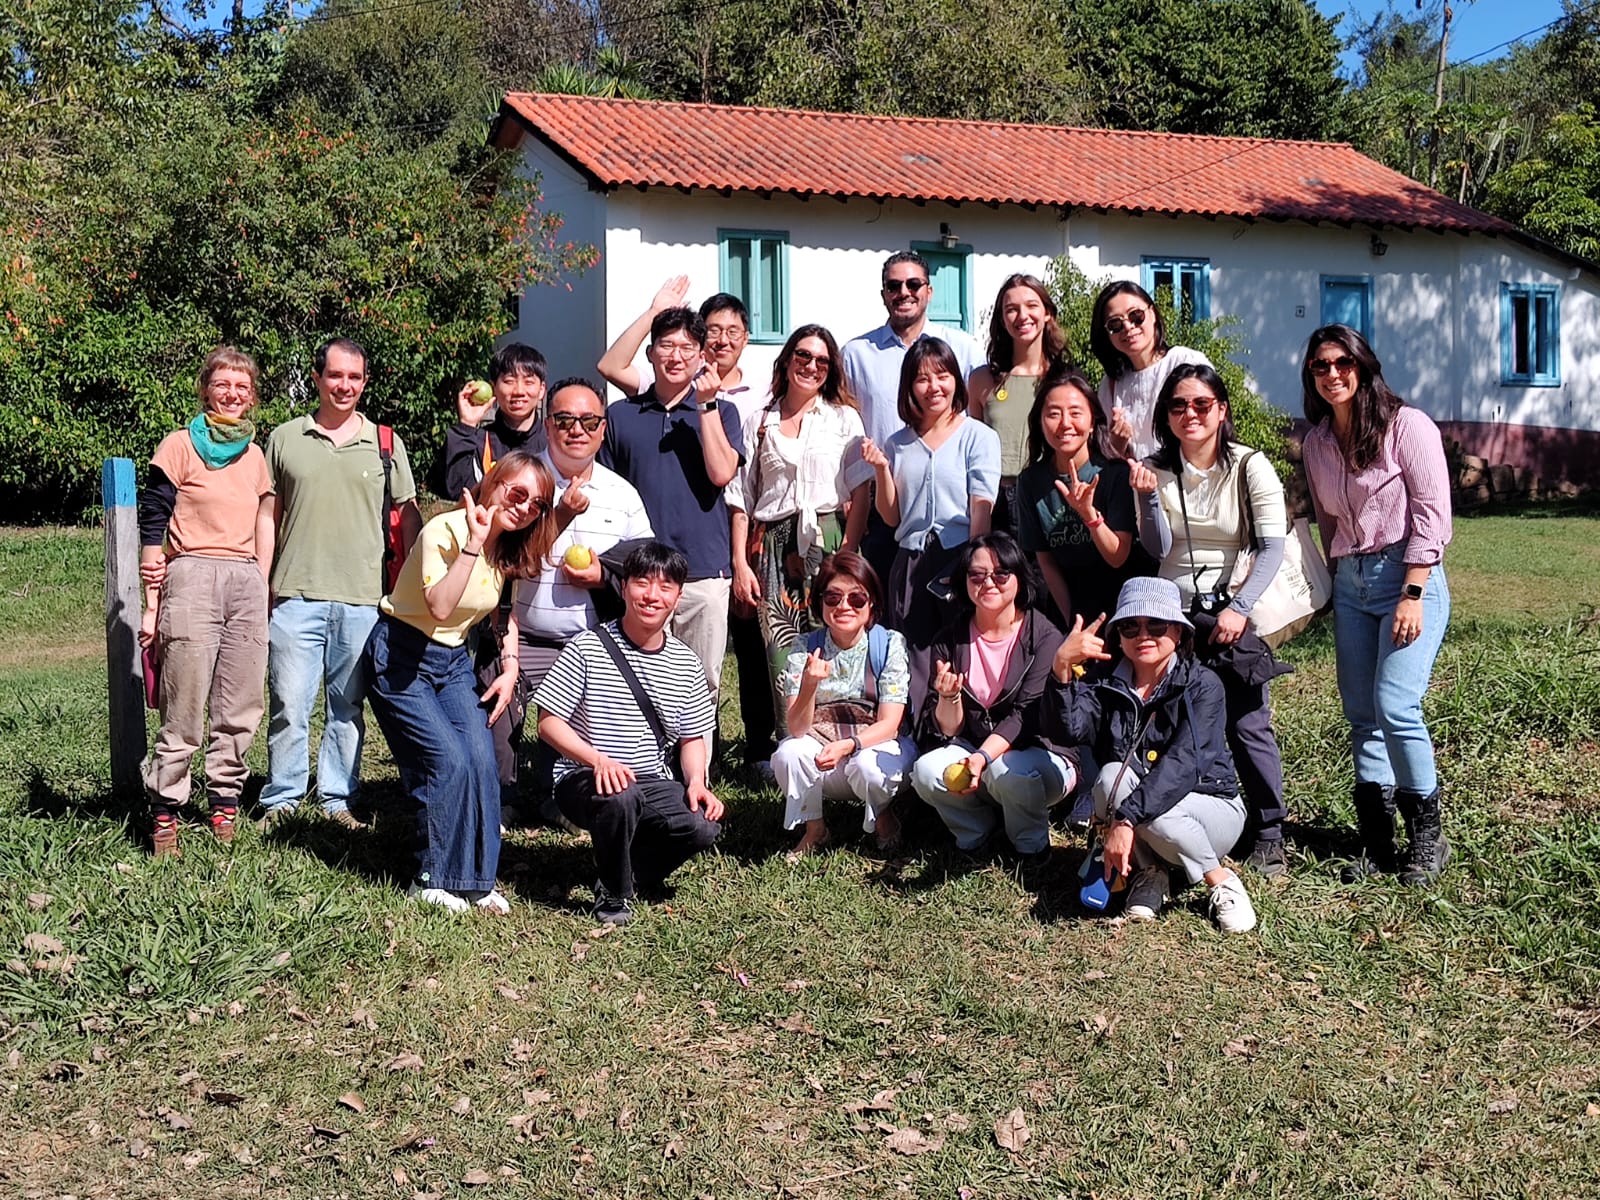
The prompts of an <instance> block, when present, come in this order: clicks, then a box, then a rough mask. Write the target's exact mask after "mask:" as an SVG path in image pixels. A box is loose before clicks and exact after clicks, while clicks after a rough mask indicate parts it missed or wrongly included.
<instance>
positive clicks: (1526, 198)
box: [1487, 104, 1600, 259]
mask: <svg viewBox="0 0 1600 1200" xmlns="http://www.w3.org/2000/svg"><path fill="white" fill-rule="evenodd" d="M1487 202H1488V207H1489V208H1490V209H1491V210H1492V211H1494V212H1496V213H1499V214H1500V215H1501V216H1503V217H1505V218H1506V219H1507V220H1510V221H1515V222H1516V223H1517V224H1518V225H1521V226H1522V227H1523V228H1524V229H1526V230H1527V231H1528V232H1530V233H1533V234H1537V235H1538V236H1539V237H1542V238H1545V239H1546V240H1548V241H1551V242H1554V243H1555V244H1556V245H1558V246H1560V247H1562V249H1564V250H1567V251H1568V252H1569V253H1572V254H1577V255H1581V256H1583V257H1584V258H1589V259H1600V120H1597V118H1596V116H1595V110H1594V109H1593V108H1592V107H1591V106H1590V105H1587V104H1585V105H1581V106H1580V107H1579V108H1578V109H1577V110H1576V111H1575V112H1570V113H1563V114H1562V115H1561V116H1559V117H1557V118H1555V120H1554V121H1552V122H1551V124H1550V129H1549V131H1548V132H1547V133H1546V134H1545V136H1544V138H1543V139H1542V140H1541V141H1540V143H1539V145H1538V146H1537V147H1536V148H1535V150H1534V151H1533V152H1532V154H1531V155H1530V156H1529V157H1527V158H1524V159H1523V160H1522V161H1521V162H1519V163H1517V164H1516V165H1514V166H1512V167H1510V168H1508V169H1507V170H1505V171H1502V172H1500V174H1498V175H1496V176H1494V177H1493V178H1492V179H1491V180H1490V181H1489V187H1488V196H1487Z"/></svg>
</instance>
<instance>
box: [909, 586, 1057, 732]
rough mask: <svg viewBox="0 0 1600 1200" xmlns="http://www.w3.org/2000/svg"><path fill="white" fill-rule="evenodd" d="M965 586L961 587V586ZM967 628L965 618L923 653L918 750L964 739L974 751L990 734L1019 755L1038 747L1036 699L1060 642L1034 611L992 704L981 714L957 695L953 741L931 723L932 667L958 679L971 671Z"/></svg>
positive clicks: (935, 699)
mask: <svg viewBox="0 0 1600 1200" xmlns="http://www.w3.org/2000/svg"><path fill="white" fill-rule="evenodd" d="M963 586H964V585H963ZM970 626H971V622H970V619H969V618H967V617H962V618H961V619H960V621H958V622H957V623H956V624H953V625H947V626H946V627H945V629H944V631H943V632H942V633H940V634H939V637H938V639H937V640H936V641H935V642H934V643H933V648H932V650H930V651H929V652H928V671H929V675H928V678H929V681H930V682H929V687H928V696H927V699H925V700H924V701H923V703H922V713H921V719H920V720H919V721H918V723H917V742H918V744H919V745H920V746H921V747H922V748H923V749H932V748H933V747H935V746H943V745H945V744H946V743H947V742H951V741H954V740H956V739H957V738H964V739H965V740H966V741H968V742H970V743H972V745H974V746H981V745H983V741H984V739H985V738H987V737H988V736H989V735H990V734H999V735H1000V736H1001V737H1003V738H1005V740H1006V741H1008V742H1010V743H1011V746H1012V749H1015V750H1020V749H1023V748H1024V747H1027V746H1032V745H1036V744H1038V742H1039V698H1040V696H1042V695H1043V694H1044V687H1045V684H1046V683H1047V682H1048V681H1049V679H1050V667H1051V665H1052V663H1053V662H1054V660H1055V656H1056V650H1057V649H1058V648H1059V647H1060V645H1061V641H1062V638H1063V637H1064V636H1065V635H1063V634H1062V632H1061V630H1059V629H1057V628H1056V627H1055V626H1054V625H1053V624H1051V622H1050V619H1049V618H1048V617H1046V616H1045V615H1044V614H1043V613H1041V612H1039V611H1038V610H1036V609H1035V610H1030V611H1029V612H1028V613H1027V614H1026V615H1025V616H1024V617H1023V620H1022V630H1021V631H1020V632H1019V633H1018V634H1017V648H1016V650H1015V651H1014V652H1013V653H1012V655H1011V661H1010V662H1009V663H1008V664H1007V665H1006V679H1005V685H1004V687H1002V688H1001V690H1000V694H999V695H998V696H996V697H995V700H994V703H993V704H991V705H990V706H989V707H988V708H984V707H983V706H982V705H980V704H979V703H978V701H977V700H976V699H975V698H974V697H973V695H972V693H971V692H970V691H968V690H967V688H965V687H963V688H962V689H961V714H962V721H961V728H960V729H958V730H957V731H956V732H955V735H954V737H949V738H947V737H945V736H944V734H943V733H941V732H940V730H939V724H938V722H937V721H936V720H935V719H934V715H933V712H934V709H936V708H937V707H938V706H939V693H938V692H936V691H934V690H933V686H932V682H931V681H932V678H933V664H934V663H935V662H937V661H939V660H941V659H942V660H943V661H945V662H947V663H949V664H950V669H951V670H952V671H955V672H956V673H957V674H959V675H963V676H964V675H966V673H967V672H968V671H970V670H971V669H972V643H971V642H970V641H969V640H968V638H969V635H970V634H971V627H970Z"/></svg>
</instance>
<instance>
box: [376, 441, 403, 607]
mask: <svg viewBox="0 0 1600 1200" xmlns="http://www.w3.org/2000/svg"><path fill="white" fill-rule="evenodd" d="M378 460H379V461H380V462H381V463H383V526H382V528H383V567H382V578H383V590H384V591H385V592H389V591H391V590H393V588H394V584H395V580H396V579H398V578H399V576H400V566H401V564H402V563H403V562H405V557H406V553H405V546H404V544H403V542H402V539H401V535H400V510H399V508H397V507H396V506H395V502H394V484H393V480H392V478H391V476H392V475H393V473H394V428H393V427H392V426H389V425H379V426H378Z"/></svg>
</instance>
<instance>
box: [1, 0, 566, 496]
mask: <svg viewBox="0 0 1600 1200" xmlns="http://www.w3.org/2000/svg"><path fill="white" fill-rule="evenodd" d="M91 7H92V6H82V5H79V4H77V3H76V0H27V2H26V3H24V5H23V8H24V12H25V14H26V15H28V16H30V17H32V18H33V19H34V23H35V25H36V26H37V29H34V28H33V27H32V26H25V27H24V28H25V30H26V31H27V32H28V37H27V38H24V39H21V40H19V41H17V42H16V43H15V44H14V46H13V61H16V60H17V58H18V57H19V56H22V57H23V59H24V60H25V61H26V62H27V63H28V64H29V66H28V69H27V70H26V71H22V72H19V73H17V74H14V75H13V76H11V77H8V78H6V79H5V80H4V87H3V88H0V99H3V100H4V102H5V107H4V108H3V109H0V129H8V130H11V131H14V132H16V133H17V135H18V137H25V138H26V139H27V141H28V145H29V146H30V147H31V153H30V155H29V156H28V157H27V158H26V160H24V159H23V156H21V155H20V154H18V153H10V154H7V153H6V151H5V150H4V149H0V155H3V156H4V157H3V158H0V165H3V166H5V167H6V168H7V170H6V171H5V173H3V174H0V196H3V197H7V198H9V200H11V201H15V203H14V204H10V205H8V207H7V209H6V212H7V216H6V218H5V219H4V220H3V221H0V301H3V303H4V310H5V317H6V320H5V324H4V325H0V395H3V396H5V397H6V402H5V403H4V404H3V405H0V495H4V496H5V497H6V499H7V502H8V511H10V512H12V513H14V514H16V515H19V516H20V515H24V514H29V515H53V516H62V515H64V516H68V517H76V516H78V515H79V514H80V512H82V511H83V510H84V509H86V508H90V507H92V506H93V504H94V501H95V498H96V495H97V483H98V478H99V463H100V460H101V459H102V458H103V457H105V456H106V455H110V454H123V455H129V456H132V457H134V458H135V459H143V458H144V457H146V456H147V455H148V453H149V451H150V450H151V449H152V448H153V446H154V445H155V443H156V441H157V440H159V438H160V437H161V436H162V435H163V434H164V433H165V432H167V431H169V430H170V429H172V428H174V427H175V426H176V425H178V424H180V423H181V422H182V421H184V420H186V419H187V418H188V416H189V415H190V414H191V413H192V412H193V409H194V405H195V399H194V371H195V369H196V367H197V366H198V364H199V361H200V359H201V357H202V356H203V355H204V354H205V352H206V351H207V350H208V349H210V348H211V347H212V346H213V345H216V344H217V343H218V342H231V343H234V344H237V345H239V346H240V347H241V348H243V349H245V350H248V351H249V352H250V353H252V354H253V355H255V357H256V359H257V360H258V362H259V363H260V364H261V367H262V370H263V383H262V388H261V395H262V401H263V408H262V410H261V412H260V413H259V418H260V420H261V422H262V424H263V425H265V426H270V425H272V424H273V423H275V422H277V421H279V420H281V419H283V418H284V417H285V416H287V415H288V414H289V412H290V410H291V409H292V408H295V407H304V406H305V405H306V404H307V403H308V402H310V401H311V400H313V399H314V396H313V395H312V393H311V390H310V386H309V380H308V375H307V373H308V366H309V362H310V357H311V351H312V350H313V349H314V347H315V346H316V345H317V344H318V343H320V342H321V341H323V340H325V339H326V338H328V337H330V336H333V335H334V334H343V335H346V336H350V337H354V338H356V339H357V340H359V341H361V342H362V343H363V344H364V345H365V346H366V347H367V348H368V350H369V352H370V354H371V360H372V368H373V370H372V382H371V384H370V391H369V393H368V395H369V400H368V407H369V409H370V410H371V411H372V412H373V413H374V415H376V416H378V417H380V418H381V419H385V420H388V421H391V422H393V423H394V424H395V425H397V426H398V427H399V429H400V431H401V433H402V434H403V435H404V436H405V438H406V439H407V441H408V443H409V444H410V446H411V448H412V450H413V453H414V454H415V455H416V457H417V460H418V462H419V464H420V463H425V462H427V461H429V460H430V459H431V458H432V457H433V456H434V452H435V450H436V448H437V446H438V444H439V443H440V441H441V440H442V437H443V431H444V428H445V427H446V425H447V423H448V417H449V416H450V415H451V414H452V413H453V408H452V406H451V404H450V398H451V396H453V394H454V391H455V389H456V388H457V387H459V384H460V380H461V379H462V378H463V377H464V376H467V375H470V374H475V373H478V372H479V371H481V363H482V361H483V359H484V358H485V357H486V356H487V354H488V353H489V352H490V350H491V349H492V345H493V340H494V338H495V336H496V335H497V334H499V333H501V332H502V331H504V330H505V329H506V328H507V326H508V324H509V322H510V315H511V310H510V309H509V308H508V305H507V300H508V298H509V297H512V296H514V295H515V294H516V293H517V292H519V291H520V290H522V289H523V288H525V287H528V286H533V285H535V284H538V283H541V282H544V281H548V280H551V279H553V278H556V277H558V276H559V275H560V274H562V273H564V272H571V271H577V270H581V269H583V268H584V267H585V266H587V265H588V264H589V263H591V262H592V261H593V259H594V251H593V250H592V248H589V247H581V246H577V245H574V244H572V243H571V242H567V241H564V240H562V239H561V238H560V218H559V217H558V216H556V215H554V214H550V213H547V212H544V211H542V210H541V209H540V208H539V207H538V200H539V193H538V189H537V184H536V182H535V181H528V180H524V179H521V178H520V177H518V176H517V175H516V174H515V172H514V166H515V163H514V161H513V159H512V157H511V156H509V155H502V154H499V153H497V152H494V151H491V150H490V149H489V148H487V147H486V146H485V144H484V131H485V119H486V117H487V115H488V114H489V112H491V111H492V104H493V96H494V90H493V85H492V84H491V83H490V82H488V81H487V80H486V79H485V78H484V76H483V75H482V73H481V72H480V71H479V70H477V69H476V62H477V58H476V54H477V49H476V47H477V46H478V45H479V38H478V35H477V33H476V32H475V31H474V27H473V26H472V25H471V24H470V23H468V22H466V21H465V20H464V19H463V18H462V17H460V15H459V14H455V13H451V12H448V11H445V10H440V9H437V8H434V7H426V8H408V9H407V10H406V11H405V12H404V13H403V14H390V15H380V14H375V15H363V16H353V17H349V18H346V19H341V20H332V21H318V22H312V23H310V24H306V25H302V26H298V27H296V28H295V29H294V30H293V32H292V33H290V34H289V35H288V36H287V37H285V36H284V34H283V33H282V32H281V30H280V29H278V28H276V27H267V26H264V25H262V24H261V23H259V22H258V23H253V24H252V23H246V25H245V26H244V27H243V28H239V29H235V30H233V31H231V34H230V41H229V43H228V44H227V45H226V46H224V45H222V44H220V43H218V42H216V41H215V40H213V39H210V38H199V39H189V38H185V37H181V36H179V35H177V34H175V33H170V32H169V31H167V30H165V29H164V27H163V26H162V25H161V23H160V22H159V21H158V20H157V19H156V18H155V17H153V16H152V15H151V14H150V13H149V12H148V11H146V10H144V9H142V8H138V7H136V6H131V5H129V6H127V7H126V8H125V9H121V10H117V11H118V12H120V13H121V20H120V22H119V21H116V20H113V21H112V22H111V23H110V24H109V25H108V26H107V27H106V28H108V29H110V30H111V31H112V33H111V34H108V33H106V32H105V31H104V30H102V29H100V26H99V25H98V24H97V18H96V15H95V13H93V12H91V11H90V8H91ZM116 15H117V14H116V13H113V16H116ZM41 31H49V36H45V33H44V32H41ZM97 31H98V32H97ZM113 34H114V36H113ZM74 64H83V66H84V67H85V76H86V78H87V79H88V80H89V81H91V82H90V84H89V85H87V86H79V85H78V84H77V83H76V82H75V81H76V78H77V76H76V75H75V74H74V72H73V70H72V69H71V68H72V67H73V66H74Z"/></svg>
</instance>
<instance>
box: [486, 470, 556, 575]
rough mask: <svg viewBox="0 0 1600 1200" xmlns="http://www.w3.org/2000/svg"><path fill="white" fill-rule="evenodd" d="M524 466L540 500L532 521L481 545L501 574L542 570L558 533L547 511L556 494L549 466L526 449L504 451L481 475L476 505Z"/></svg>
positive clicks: (534, 573)
mask: <svg viewBox="0 0 1600 1200" xmlns="http://www.w3.org/2000/svg"><path fill="white" fill-rule="evenodd" d="M524 469H531V470H532V471H533V475H534V479H535V481H536V486H535V487H534V489H533V490H534V496H535V498H536V499H537V500H538V501H540V509H539V511H538V513H537V515H536V516H535V517H534V518H533V520H532V521H530V522H529V523H528V524H527V525H525V526H523V527H522V528H521V529H505V530H502V531H501V533H500V536H499V537H497V538H495V540H494V545H492V546H485V547H484V551H483V556H484V558H486V559H488V561H489V565H490V566H491V567H493V568H494V569H495V570H497V571H499V572H501V573H502V574H504V575H509V576H512V577H514V578H517V579H532V578H534V577H536V576H537V575H538V574H539V573H540V572H541V571H543V570H544V568H545V560H546V559H547V558H549V557H550V550H551V547H553V546H554V545H555V542H556V536H557V533H558V531H557V529H556V523H555V519H554V518H553V517H552V516H551V512H550V509H551V506H552V504H554V502H555V494H556V480H555V476H554V475H552V474H551V473H550V468H549V467H547V466H545V465H544V463H543V461H542V460H540V459H539V458H538V457H536V456H535V455H532V454H528V453H527V452H526V451H522V450H508V451H507V452H506V454H505V456H504V457H502V458H501V459H500V460H499V461H498V462H496V463H495V464H494V466H492V467H490V468H489V470H488V471H487V472H486V473H485V474H484V477H483V480H482V482H480V483H479V484H478V497H477V499H478V503H479V504H486V503H488V501H489V499H490V498H491V497H492V496H493V494H494V489H495V487H496V486H497V485H498V484H499V483H500V481H501V480H502V479H504V478H506V477H507V476H510V475H515V474H517V473H518V472H519V471H522V470H524Z"/></svg>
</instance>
